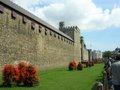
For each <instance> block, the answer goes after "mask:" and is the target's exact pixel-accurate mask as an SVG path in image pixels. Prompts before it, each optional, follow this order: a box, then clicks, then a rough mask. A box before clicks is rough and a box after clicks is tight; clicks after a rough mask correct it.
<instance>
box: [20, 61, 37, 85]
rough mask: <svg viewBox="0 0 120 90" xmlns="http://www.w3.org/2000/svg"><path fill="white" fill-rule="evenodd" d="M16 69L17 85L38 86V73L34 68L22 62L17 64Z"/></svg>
mask: <svg viewBox="0 0 120 90" xmlns="http://www.w3.org/2000/svg"><path fill="white" fill-rule="evenodd" d="M18 68H19V70H20V77H19V82H18V84H19V85H21V84H23V85H24V86H33V85H35V84H38V75H37V73H38V72H37V69H36V67H35V66H32V65H29V64H27V63H26V62H24V61H22V62H20V63H19V65H18Z"/></svg>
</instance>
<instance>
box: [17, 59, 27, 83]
mask: <svg viewBox="0 0 120 90" xmlns="http://www.w3.org/2000/svg"><path fill="white" fill-rule="evenodd" d="M27 67H28V64H27V63H26V62H25V61H20V62H19V64H18V69H19V71H20V75H19V80H18V85H23V82H24V81H25V76H26V70H27Z"/></svg>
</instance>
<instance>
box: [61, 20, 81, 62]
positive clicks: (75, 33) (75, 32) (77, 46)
mask: <svg viewBox="0 0 120 90" xmlns="http://www.w3.org/2000/svg"><path fill="white" fill-rule="evenodd" d="M59 30H60V31H62V32H63V33H65V34H67V35H68V36H70V37H71V38H72V39H73V40H74V59H75V60H78V61H79V62H80V61H81V43H80V29H79V28H78V27H77V26H70V27H65V24H64V22H60V23H59Z"/></svg>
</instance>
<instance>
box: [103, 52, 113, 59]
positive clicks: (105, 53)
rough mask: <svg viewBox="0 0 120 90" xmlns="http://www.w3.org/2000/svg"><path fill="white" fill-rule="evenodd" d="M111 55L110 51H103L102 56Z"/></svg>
mask: <svg viewBox="0 0 120 90" xmlns="http://www.w3.org/2000/svg"><path fill="white" fill-rule="evenodd" d="M111 56H112V51H105V52H103V57H104V58H109V57H111Z"/></svg>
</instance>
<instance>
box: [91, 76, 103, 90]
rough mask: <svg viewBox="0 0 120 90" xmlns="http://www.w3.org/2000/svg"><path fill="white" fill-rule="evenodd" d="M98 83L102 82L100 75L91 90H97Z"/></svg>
mask: <svg viewBox="0 0 120 90" xmlns="http://www.w3.org/2000/svg"><path fill="white" fill-rule="evenodd" d="M98 82H103V77H102V76H101V75H100V76H98V78H97V79H96V81H95V84H94V85H93V87H92V89H91V90H97V85H98Z"/></svg>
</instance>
